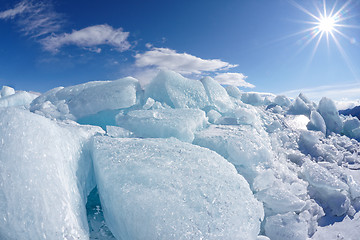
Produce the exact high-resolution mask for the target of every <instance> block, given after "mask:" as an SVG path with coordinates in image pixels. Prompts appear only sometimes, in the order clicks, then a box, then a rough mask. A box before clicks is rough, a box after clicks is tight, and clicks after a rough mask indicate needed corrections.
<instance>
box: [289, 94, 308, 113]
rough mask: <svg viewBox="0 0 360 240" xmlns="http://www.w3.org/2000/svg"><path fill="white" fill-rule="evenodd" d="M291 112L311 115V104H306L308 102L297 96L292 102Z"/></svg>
mask: <svg viewBox="0 0 360 240" xmlns="http://www.w3.org/2000/svg"><path fill="white" fill-rule="evenodd" d="M289 112H290V113H292V114H296V115H300V114H303V115H306V116H309V115H310V112H311V110H310V108H309V106H308V105H306V103H305V102H304V101H303V100H302V99H301V98H300V97H297V98H296V99H295V101H294V102H293V103H292V104H291V106H290V109H289Z"/></svg>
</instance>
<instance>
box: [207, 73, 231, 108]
mask: <svg viewBox="0 0 360 240" xmlns="http://www.w3.org/2000/svg"><path fill="white" fill-rule="evenodd" d="M201 82H202V84H203V85H204V88H205V90H206V93H207V95H208V97H209V101H210V103H211V104H212V105H214V106H215V108H216V109H217V110H218V111H220V112H227V111H229V110H230V109H232V108H234V104H233V102H232V101H231V99H230V97H229V95H228V93H227V91H226V90H225V88H223V87H222V86H221V85H220V84H219V83H218V82H217V81H215V80H214V79H213V78H211V77H205V78H203V79H201Z"/></svg>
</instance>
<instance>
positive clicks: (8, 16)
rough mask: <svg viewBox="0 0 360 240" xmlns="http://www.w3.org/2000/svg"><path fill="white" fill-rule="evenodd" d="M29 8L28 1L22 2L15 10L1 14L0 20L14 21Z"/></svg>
mask: <svg viewBox="0 0 360 240" xmlns="http://www.w3.org/2000/svg"><path fill="white" fill-rule="evenodd" d="M28 8H29V6H28V1H22V2H19V3H18V4H16V5H15V7H14V8H12V9H8V10H5V11H3V12H0V19H13V18H14V17H15V16H16V15H19V14H21V13H23V12H24V11H26V10H27V9H28Z"/></svg>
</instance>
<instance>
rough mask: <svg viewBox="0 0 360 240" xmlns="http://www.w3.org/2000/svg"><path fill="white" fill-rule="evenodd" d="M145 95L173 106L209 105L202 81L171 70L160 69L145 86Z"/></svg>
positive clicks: (194, 106)
mask: <svg viewBox="0 0 360 240" xmlns="http://www.w3.org/2000/svg"><path fill="white" fill-rule="evenodd" d="M145 97H146V98H147V97H151V98H153V99H155V100H156V101H159V102H164V103H166V104H167V105H169V106H170V107H173V108H203V107H205V106H208V105H209V101H208V96H207V95H206V91H205V88H204V86H203V85H202V83H201V82H200V81H198V80H191V79H188V78H185V77H183V76H181V75H180V74H178V73H176V72H172V71H161V72H160V73H159V74H158V75H157V76H156V77H155V78H154V79H153V80H152V81H151V82H150V84H149V85H148V86H147V87H146V88H145Z"/></svg>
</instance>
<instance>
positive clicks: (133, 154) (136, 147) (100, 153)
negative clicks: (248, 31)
mask: <svg viewBox="0 0 360 240" xmlns="http://www.w3.org/2000/svg"><path fill="white" fill-rule="evenodd" d="M93 148H94V150H93V158H94V169H95V175H96V179H97V183H98V190H99V194H100V199H101V204H102V206H103V209H104V216H105V220H106V222H107V225H108V226H109V228H110V230H111V231H112V233H113V234H114V236H115V237H117V238H118V239H134V240H136V239H148V240H151V239H166V240H167V239H224V240H226V239H229V240H232V239H243V240H251V239H254V240H255V239H256V237H257V235H258V233H259V228H260V219H261V218H262V216H263V208H262V205H261V204H260V203H259V202H258V201H257V200H255V198H254V196H253V194H252V192H251V190H250V188H249V185H248V183H247V182H246V181H245V179H244V178H243V177H242V176H241V175H239V174H237V173H236V170H235V168H234V167H233V166H232V165H231V164H230V163H228V162H227V161H226V160H225V159H223V158H222V157H221V156H219V155H218V154H216V153H215V152H213V151H210V150H208V149H205V148H201V147H198V146H194V145H191V144H188V143H184V142H180V141H178V140H177V139H174V138H171V139H137V138H110V137H100V136H99V137H95V138H94V144H93Z"/></svg>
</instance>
